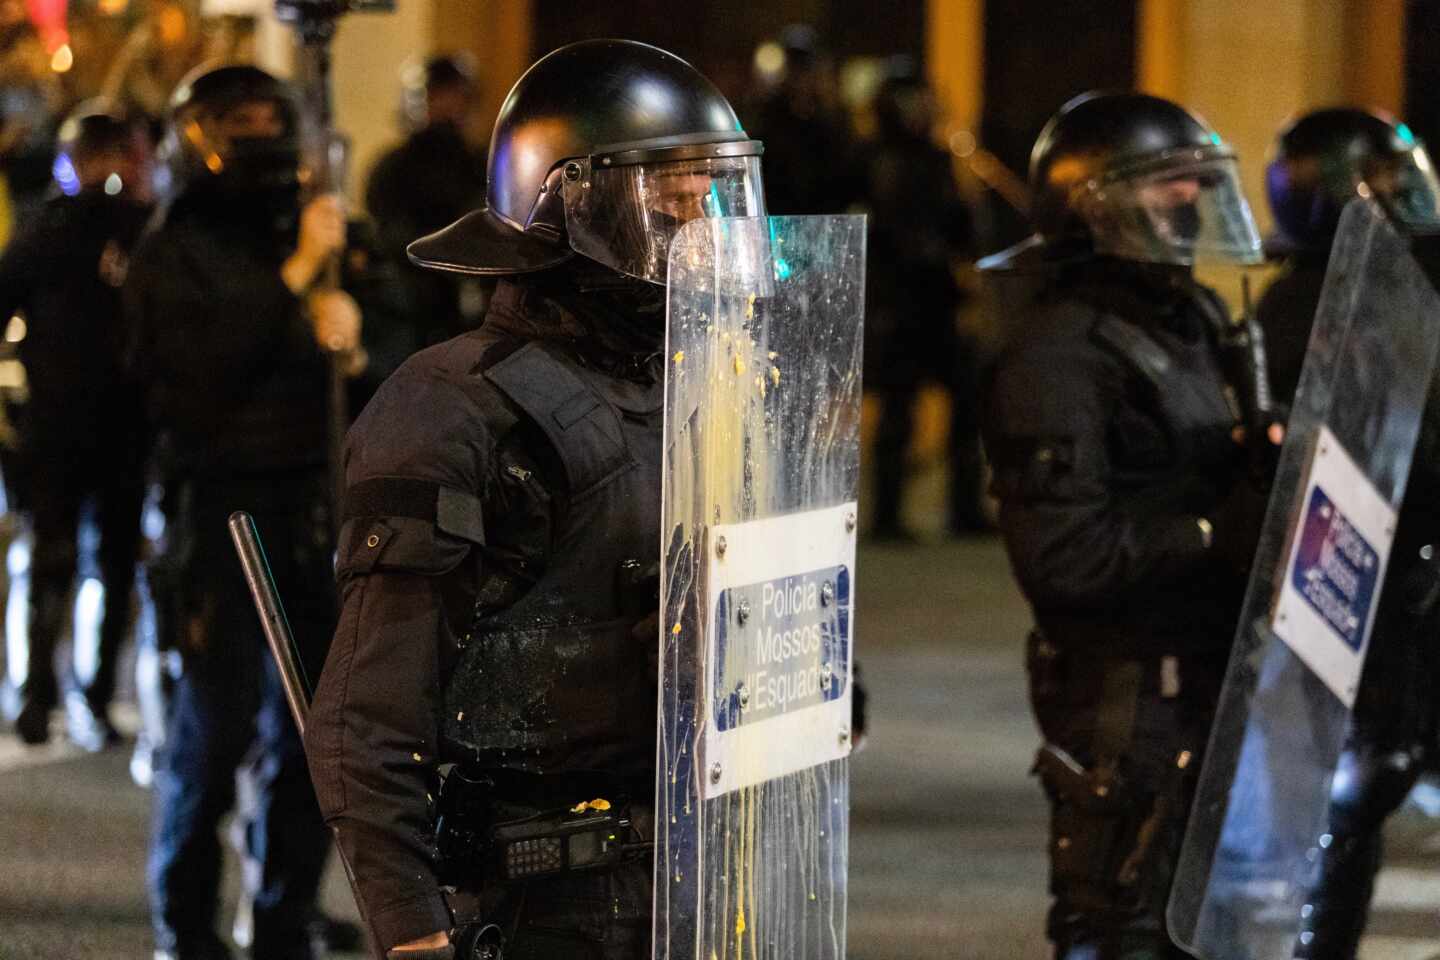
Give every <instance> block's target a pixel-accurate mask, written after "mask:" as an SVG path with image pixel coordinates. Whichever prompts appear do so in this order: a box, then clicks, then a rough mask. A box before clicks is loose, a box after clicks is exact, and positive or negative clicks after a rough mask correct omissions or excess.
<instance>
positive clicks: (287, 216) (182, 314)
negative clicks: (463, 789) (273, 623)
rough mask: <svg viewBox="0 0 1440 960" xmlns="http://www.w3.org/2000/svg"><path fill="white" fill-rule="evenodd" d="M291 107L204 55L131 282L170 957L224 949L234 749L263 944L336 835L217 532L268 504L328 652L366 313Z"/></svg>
mask: <svg viewBox="0 0 1440 960" xmlns="http://www.w3.org/2000/svg"><path fill="white" fill-rule="evenodd" d="M299 127H300V116H299V112H298V109H297V103H296V99H295V95H294V93H293V91H292V90H291V88H290V87H289V86H288V85H287V84H285V83H283V82H281V81H279V80H277V79H275V78H274V77H272V76H270V75H269V74H267V73H265V72H264V71H262V70H259V69H257V68H254V67H249V66H222V67H216V68H202V69H201V70H200V71H199V72H198V73H197V74H195V75H193V76H191V77H190V78H188V79H187V80H185V81H184V82H183V83H182V84H181V85H180V87H179V88H178V89H177V90H176V92H175V95H174V97H173V99H172V104H171V111H170V118H169V130H168V133H167V142H166V144H165V146H166V149H167V150H168V152H169V155H170V158H171V161H172V165H173V176H174V177H175V181H176V183H177V184H178V187H179V191H178V194H177V195H176V197H175V198H174V200H173V202H172V203H171V205H170V206H169V208H168V209H167V211H166V213H165V219H164V223H163V224H162V225H161V226H160V227H159V228H158V229H157V230H155V231H154V232H153V233H151V234H150V235H149V236H148V237H147V239H146V240H145V242H144V243H143V245H142V247H141V249H140V251H139V252H138V253H137V256H136V259H135V264H134V267H133V269H132V271H131V276H130V282H129V285H128V288H127V298H128V310H129V313H130V318H131V322H132V324H133V326H134V336H135V344H134V356H135V360H136V364H137V367H138V370H139V372H140V374H141V376H142V378H143V381H144V382H145V383H146V384H147V386H148V388H149V397H148V402H149V407H150V411H151V415H152V417H153V418H154V423H155V427H156V429H157V431H158V432H159V434H160V442H159V444H158V445H157V451H158V452H157V456H158V457H159V459H160V472H161V475H162V477H163V482H164V484H165V488H166V489H165V510H166V531H165V545H164V549H163V552H162V555H161V556H160V558H159V559H158V560H157V561H156V563H155V564H154V567H153V569H152V575H151V579H152V583H153V584H154V588H155V593H156V595H157V600H158V601H159V603H160V607H161V609H162V611H163V618H162V626H161V629H162V630H163V631H165V632H166V633H167V634H168V636H169V637H170V641H171V642H172V643H173V644H174V645H175V646H177V647H178V648H179V649H180V652H181V657H182V660H183V664H184V669H183V674H182V676H181V677H180V679H179V682H178V685H177V688H176V690H175V692H174V700H173V703H172V705H171V708H170V716H169V728H168V729H167V731H166V737H165V744H164V747H163V749H162V752H161V755H160V757H159V759H158V764H157V768H156V770H155V775H154V791H155V817H154V827H153V829H154V833H153V835H152V837H151V846H150V859H149V866H148V877H147V880H148V885H149V892H150V899H151V910H152V921H153V924H154V928H155V938H156V946H157V954H156V955H157V957H159V956H163V957H178V958H192V957H193V958H207V960H208V958H214V957H224V956H228V952H227V950H226V948H225V947H224V946H223V945H222V943H221V941H220V939H219V937H218V936H217V934H216V932H215V920H216V917H215V913H216V907H217V897H218V892H219V891H218V886H219V879H220V865H221V848H220V843H219V840H218V838H217V829H218V827H219V824H220V820H221V818H222V817H224V816H225V815H226V814H227V813H228V812H229V810H230V808H231V806H232V805H233V803H234V800H235V786H234V775H235V771H236V769H237V768H239V767H240V766H241V765H242V763H244V764H245V765H246V768H247V772H248V773H249V775H250V776H251V777H252V778H253V783H254V792H255V795H256V803H255V809H254V810H253V811H250V819H249V822H248V824H247V829H246V838H247V841H248V843H249V846H250V850H249V854H250V856H251V857H252V858H253V859H254V861H255V863H256V864H257V866H258V869H257V870H256V871H254V873H255V874H256V876H257V877H258V883H257V884H256V889H254V890H253V891H251V892H252V893H253V898H254V907H253V921H252V922H253V940H252V943H251V951H252V954H253V955H255V956H257V957H262V956H263V957H267V958H268V957H277V958H306V957H309V956H310V955H311V950H310V941H309V936H308V934H307V932H306V929H305V928H306V923H307V921H308V920H309V918H310V913H311V909H312V907H313V902H314V897H315V893H316V889H317V886H318V883H319V879H320V874H321V870H322V867H323V864H324V859H325V854H326V850H327V847H328V838H327V836H326V834H325V830H324V827H323V824H322V823H321V820H320V816H319V810H318V809H317V808H316V805H315V800H314V796H313V792H312V789H311V787H310V783H309V777H308V771H307V769H306V766H305V760H304V753H303V750H302V747H301V743H300V739H299V737H298V735H297V734H296V732H295V729H294V726H293V724H292V722H291V720H290V718H289V715H288V712H287V710H286V706H285V701H284V697H283V694H282V691H281V688H280V685H279V681H278V678H277V676H276V675H275V671H274V669H273V667H272V666H271V664H270V661H269V658H268V657H267V656H266V655H265V646H264V641H263V639H262V637H261V635H260V632H259V629H258V625H257V624H256V622H255V617H254V608H253V607H252V606H251V603H250V598H249V595H248V593H247V591H246V588H245V584H244V580H243V578H242V576H241V572H240V569H239V565H238V563H236V561H235V559H234V554H233V552H232V551H231V549H230V546H229V543H228V538H227V536H226V532H225V530H226V528H225V521H226V518H227V516H228V514H229V512H230V511H232V510H235V509H237V508H240V507H244V508H245V509H248V510H250V511H252V512H253V513H254V514H255V515H256V517H257V522H258V523H259V524H260V525H261V527H262V529H264V530H265V531H266V532H267V534H268V535H269V540H270V559H271V562H272V563H273V564H274V566H275V574H276V577H277V578H278V579H279V580H280V581H281V582H284V583H286V584H287V586H288V593H289V596H288V598H287V600H288V604H287V607H288V613H289V615H290V618H291V619H292V620H293V621H295V622H296V623H297V629H296V633H297V635H299V636H300V637H302V638H306V639H308V640H309V641H310V642H311V643H312V644H313V645H314V646H312V648H311V649H309V650H307V651H306V653H307V655H308V656H307V659H308V660H309V661H310V666H311V669H312V670H314V669H318V666H319V663H320V662H321V660H322V658H323V655H324V646H323V645H324V641H325V640H326V639H327V638H328V636H329V632H330V630H332V629H333V626H334V622H335V608H334V594H333V587H332V580H331V575H330V570H331V557H332V553H333V534H332V526H331V523H332V521H331V513H330V508H329V502H328V501H329V483H328V481H327V464H326V462H325V451H326V436H327V434H326V431H327V424H328V412H327V383H328V371H329V360H328V353H327V348H336V349H339V350H341V351H352V353H349V354H347V356H349V357H351V358H352V359H354V358H355V357H356V356H357V354H356V353H354V352H355V351H357V349H358V348H357V344H358V336H359V314H358V311H357V310H356V308H355V305H354V302H353V301H351V300H350V298H349V297H348V296H347V295H346V294H344V293H340V292H336V291H326V290H321V289H318V287H317V281H319V280H320V278H321V276H322V273H323V271H324V270H325V268H326V264H327V262H328V261H329V259H330V258H331V257H332V256H333V255H334V254H335V253H336V252H337V251H338V250H339V248H340V246H341V244H342V243H343V240H344V225H345V221H344V214H343V212H342V210H341V208H340V205H339V202H338V200H337V199H336V198H334V197H319V198H316V199H313V200H310V201H309V202H308V203H306V204H304V205H303V206H302V203H301V197H300V183H301V178H300V157H301V154H300V129H299ZM356 365H358V360H357V364H356Z"/></svg>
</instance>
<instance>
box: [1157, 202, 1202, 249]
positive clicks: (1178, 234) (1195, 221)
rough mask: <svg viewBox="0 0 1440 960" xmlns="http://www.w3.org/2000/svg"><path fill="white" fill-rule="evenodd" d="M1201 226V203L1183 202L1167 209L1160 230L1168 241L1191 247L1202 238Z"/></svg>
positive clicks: (1187, 247) (1163, 237) (1161, 234)
mask: <svg viewBox="0 0 1440 960" xmlns="http://www.w3.org/2000/svg"><path fill="white" fill-rule="evenodd" d="M1200 226H1201V223H1200V206H1199V204H1195V203H1182V204H1177V205H1175V206H1173V207H1170V208H1169V209H1168V210H1166V211H1165V215H1164V218H1163V219H1162V220H1161V221H1160V224H1159V232H1160V236H1161V237H1162V239H1164V240H1166V241H1167V242H1169V243H1172V244H1175V245H1176V246H1179V247H1184V248H1186V249H1189V248H1190V247H1193V246H1194V245H1195V241H1196V240H1198V239H1199V238H1200Z"/></svg>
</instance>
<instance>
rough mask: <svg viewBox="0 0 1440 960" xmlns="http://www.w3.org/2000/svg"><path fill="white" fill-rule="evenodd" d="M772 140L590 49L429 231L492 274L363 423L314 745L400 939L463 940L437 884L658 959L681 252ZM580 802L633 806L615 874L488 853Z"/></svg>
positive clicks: (529, 926) (714, 97)
mask: <svg viewBox="0 0 1440 960" xmlns="http://www.w3.org/2000/svg"><path fill="white" fill-rule="evenodd" d="M759 154H760V144H759V143H757V142H755V141H752V140H750V139H749V138H748V137H747V136H746V134H745V133H744V131H743V130H742V129H741V126H740V123H739V122H738V120H737V119H736V116H735V113H734V111H733V110H732V109H731V107H730V104H729V103H727V102H726V100H725V98H724V97H723V96H721V94H720V93H719V92H718V91H717V90H716V89H715V87H714V86H713V85H712V84H711V83H710V82H709V81H708V80H706V79H705V78H704V77H703V76H701V75H700V74H699V73H697V72H696V71H695V70H694V69H693V68H692V67H690V66H689V65H688V64H686V63H685V62H684V61H682V60H680V59H678V58H676V57H674V56H672V55H671V54H669V53H666V52H664V51H662V50H658V49H656V48H654V47H650V46H646V45H643V44H639V43H631V42H628V41H613V40H606V41H598V40H597V41H587V42H583V43H577V44H574V45H571V46H567V47H564V48H561V49H560V50H557V51H555V52H553V53H551V54H550V55H549V56H547V57H545V58H543V59H542V60H540V61H539V62H538V63H536V64H535V65H534V66H532V67H531V68H530V70H529V71H528V72H527V73H525V75H524V76H523V77H521V79H520V80H519V81H518V82H517V83H516V85H515V87H514V89H513V90H512V91H511V92H510V95H509V97H508V98H507V100H506V101H505V105H504V107H503V109H502V110H501V112H500V115H499V117H498V118H497V120H496V123H495V129H494V135H493V139H492V141H491V152H490V170H489V203H488V205H487V206H486V207H485V208H483V209H481V210H478V211H476V212H474V213H471V214H469V215H468V216H466V217H465V218H464V219H462V220H460V221H459V222H458V223H456V224H454V225H452V226H450V227H448V228H446V229H445V230H443V231H441V232H440V233H438V234H435V235H433V236H430V237H427V238H425V239H423V240H420V241H418V242H416V243H414V244H413V245H412V246H411V248H410V253H411V256H412V258H413V259H414V260H415V261H416V262H417V263H419V264H422V265H424V266H429V267H433V268H437V269H441V270H450V271H456V272H460V273H469V274H474V275H480V276H496V277H500V278H501V280H500V282H499V285H498V286H497V288H496V291H495V296H494V298H493V300H492V301H491V304H490V307H489V311H488V313H487V315H486V318H485V321H484V323H483V324H482V325H481V326H480V328H479V329H478V330H476V331H473V332H471V333H467V334H464V335H462V336H460V337H458V338H456V339H454V340H451V341H449V342H447V343H444V344H441V345H439V346H437V347H433V348H431V349H428V350H425V351H422V352H421V353H419V354H417V355H416V356H415V357H413V358H411V359H410V360H409V361H408V362H407V363H406V364H405V365H404V366H403V367H401V369H400V370H399V371H398V372H397V373H396V374H395V375H394V376H393V377H391V378H390V380H388V381H387V382H386V383H385V385H384V386H382V387H381V389H380V391H379V392H378V393H377V394H376V396H375V397H374V399H372V400H371V402H370V404H369V406H368V407H367V408H366V409H365V411H364V412H363V413H362V414H361V416H360V419H359V420H358V421H357V423H356V425H355V427H354V428H353V430H352V431H351V434H350V437H349V444H348V450H347V457H346V479H347V484H348V493H347V497H346V506H345V525H344V528H343V530H342V533H341V546H340V551H339V578H340V581H341V583H342V589H343V607H342V614H341V620H340V625H339V627H338V629H337V631H336V634H335V640H334V643H333V645H332V648H331V654H330V657H329V660H328V662H327V663H326V665H325V671H324V673H323V675H322V676H321V679H320V685H319V689H318V691H317V695H316V699H315V703H314V707H313V710H312V713H311V717H310V725H309V727H308V728H307V731H306V747H307V753H308V755H309V758H310V764H311V770H312V773H313V775H314V779H315V786H316V790H317V792H318V795H319V797H320V803H321V807H322V809H323V810H324V812H325V816H326V819H327V821H328V822H329V823H330V824H331V825H332V826H333V827H334V828H335V830H336V834H337V837H338V841H339V844H340V848H341V850H342V852H343V853H344V854H345V855H346V856H347V857H348V859H349V862H350V864H351V866H352V868H353V870H354V874H355V879H356V881H357V888H358V891H359V895H360V898H361V900H362V902H363V908H364V911H365V914H366V917H367V919H368V922H369V924H370V927H371V931H372V933H373V934H374V938H375V942H376V943H377V944H378V946H379V947H380V949H381V950H382V951H389V956H391V957H437V958H439V957H450V956H452V950H453V946H452V943H451V938H450V934H449V931H451V929H452V926H454V925H455V923H456V920H457V916H452V913H451V912H450V910H448V909H447V903H446V901H445V899H444V898H442V896H441V892H440V888H441V884H442V883H445V884H448V885H453V886H456V887H459V888H460V889H461V891H462V892H466V891H468V892H470V893H473V894H475V895H476V896H478V898H479V902H480V906H479V908H478V910H477V912H476V915H478V916H479V917H480V918H482V919H483V920H484V921H485V922H487V923H489V924H493V925H494V927H495V929H498V930H499V931H501V932H503V935H504V936H505V937H506V938H507V940H508V942H507V943H506V944H505V956H506V957H507V958H511V960H514V958H530V957H534V958H538V957H547V958H557V960H558V958H570V957H574V958H580V957H585V958H599V957H605V958H635V960H639V958H642V957H648V956H649V955H650V947H649V938H650V929H651V919H650V912H651V901H652V896H651V889H650V888H651V876H652V874H651V871H652V862H651V861H652V853H651V851H650V843H649V837H650V836H651V829H650V825H649V821H650V817H651V816H652V813H651V811H650V804H651V802H652V799H651V798H652V797H653V796H654V793H653V791H654V777H655V770H654V764H655V710H656V707H655V704H656V700H655V697H656V689H655V677H654V673H653V669H654V667H653V657H654V651H655V649H656V636H657V634H656V630H655V625H656V615H657V609H658V608H657V597H656V594H655V589H656V588H655V580H654V579H653V577H652V576H647V573H649V572H652V571H654V569H655V567H656V564H657V562H658V555H659V539H658V537H659V513H658V511H659V496H658V493H659V483H660V452H661V451H660V447H661V444H660V437H661V410H662V406H663V384H662V379H661V377H662V370H663V363H662V361H661V351H662V349H663V339H664V303H665V297H664V287H663V283H664V281H665V276H666V267H667V249H668V246H669V241H670V239H671V238H672V237H673V235H674V234H675V231H676V230H677V229H678V228H679V227H680V226H681V225H682V224H683V223H684V222H686V221H688V220H691V219H694V218H698V217H715V216H736V215H756V214H760V213H763V212H764V208H763V193H762V189H761V183H760V166H759ZM647 662H648V663H650V664H651V666H650V669H649V670H648V671H647V669H646V664H647ZM443 763H456V764H457V766H456V767H455V768H454V770H452V771H451V772H450V773H449V774H448V776H447V777H446V779H445V782H444V784H443V786H441V787H440V788H439V789H437V782H436V780H437V767H438V766H439V765H440V764H443ZM457 791H459V792H460V793H461V794H466V793H467V792H468V795H469V799H462V800H461V802H459V803H458V804H457V803H455V802H453V801H454V798H455V797H456V795H457ZM432 798H433V801H434V802H433V805H432ZM594 800H599V801H601V802H600V803H598V804H591V801H594ZM579 804H585V805H588V806H589V807H590V808H591V809H598V810H601V811H605V810H608V811H609V814H608V815H609V816H612V817H617V818H618V819H617V820H616V821H615V823H616V829H614V830H612V831H611V834H610V840H607V841H604V843H603V844H602V845H603V846H604V848H605V849H606V850H610V851H615V856H614V857H613V858H609V859H605V860H604V863H605V866H603V867H597V868H592V869H589V870H581V869H567V870H561V871H559V872H551V871H550V870H548V869H547V868H546V867H545V866H544V863H543V862H542V860H541V859H539V858H538V854H537V855H536V856H535V857H532V858H530V859H527V856H529V855H528V854H526V853H525V851H524V850H520V849H519V848H516V847H514V846H510V847H503V848H501V847H499V846H496V844H499V843H501V841H500V839H498V837H499V835H500V834H501V833H502V832H503V833H505V835H512V834H513V832H514V831H517V830H518V831H530V834H532V835H531V839H530V841H527V842H533V844H534V846H533V847H531V848H528V849H531V850H537V851H538V850H543V849H545V848H546V844H547V843H549V842H551V841H552V840H553V839H554V838H553V837H547V836H545V835H544V834H543V830H542V833H541V835H540V836H533V833H534V831H535V830H536V829H537V826H536V825H538V824H542V823H543V822H544V820H545V816H546V815H547V813H548V812H552V811H555V810H557V809H559V810H564V809H569V808H572V807H574V806H576V805H579ZM437 808H438V814H439V819H441V820H442V821H444V824H446V825H447V829H445V830H442V832H441V833H440V835H439V836H438V837H437V835H436V822H435V821H436V817H437ZM502 822H503V823H504V824H507V826H505V827H504V828H503V830H502V827H501V826H500V824H501V823H502ZM457 823H463V824H468V825H467V826H465V827H463V828H459V829H456V828H455V827H456V824H457ZM527 825H528V826H527ZM617 839H618V842H619V844H620V846H618V847H616V846H614V843H615V842H616V841H617ZM602 840H603V838H602ZM570 849H571V850H572V851H574V850H575V849H577V848H575V847H574V846H572V847H571V848H570ZM596 849H598V848H596ZM517 851H518V853H517ZM508 854H516V855H517V857H518V859H512V858H507V856H505V855H508ZM607 857H609V855H608V854H607ZM532 870H538V871H539V872H540V874H542V875H540V876H536V877H534V878H533V879H522V877H523V876H524V875H525V874H526V873H528V872H529V871H532Z"/></svg>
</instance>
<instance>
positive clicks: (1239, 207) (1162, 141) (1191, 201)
mask: <svg viewBox="0 0 1440 960" xmlns="http://www.w3.org/2000/svg"><path fill="white" fill-rule="evenodd" d="M1030 189H1031V195H1032V200H1031V210H1030V215H1031V220H1032V221H1033V223H1034V226H1035V230H1036V236H1035V237H1032V238H1031V239H1030V240H1028V241H1026V243H1025V245H1024V246H1025V247H1026V248H1027V249H1028V250H1031V251H1034V250H1037V249H1038V250H1042V251H1044V252H1045V254H1047V255H1049V256H1051V257H1066V256H1076V255H1081V256H1084V255H1094V254H1099V255H1106V256H1112V257H1118V258H1120V259H1124V260H1134V261H1140V262H1146V263H1165V264H1181V265H1190V264H1193V263H1194V262H1195V260H1196V259H1197V258H1204V257H1211V258H1218V259H1223V260H1232V261H1239V262H1243V263H1253V262H1255V261H1257V260H1258V259H1259V256H1260V238H1259V235H1258V234H1257V232H1256V230H1255V222H1254V220H1253V218H1252V217H1251V215H1250V206H1249V204H1248V203H1246V201H1245V195H1244V193H1243V192H1242V191H1241V188H1240V178H1239V174H1238V172H1237V170H1236V165H1235V154H1234V152H1233V151H1231V149H1230V148H1229V147H1227V146H1226V145H1225V142H1224V141H1223V140H1221V139H1220V135H1219V134H1218V133H1216V132H1215V131H1214V130H1213V129H1211V127H1210V126H1209V125H1208V124H1206V123H1205V121H1203V120H1201V119H1200V118H1199V117H1197V116H1196V115H1195V114H1193V113H1191V112H1190V111H1188V110H1186V109H1185V108H1184V107H1181V106H1179V105H1178V104H1175V103H1171V102H1170V101H1169V100H1165V99H1162V98H1160V97H1153V96H1149V95H1147V94H1143V93H1096V92H1092V93H1085V94H1081V95H1080V96H1078V97H1076V98H1074V99H1073V100H1071V101H1069V102H1068V103H1066V104H1065V105H1064V106H1063V107H1061V108H1060V110H1059V112H1058V113H1056V114H1055V116H1053V117H1051V118H1050V121H1049V122H1048V123H1046V124H1045V127H1044V129H1043V130H1041V131H1040V136H1039V138H1038V139H1037V140H1036V141H1035V147H1034V149H1033V150H1032V151H1031V154H1030ZM1004 257H1005V255H1004V254H1002V255H1000V256H999V257H997V258H990V260H991V262H990V263H989V264H985V263H982V267H988V268H990V269H998V268H1004V267H1006V266H1009V264H1008V263H1007V262H1006V261H1005V260H1004V259H1003V258H1004ZM1012 259H1013V257H1012Z"/></svg>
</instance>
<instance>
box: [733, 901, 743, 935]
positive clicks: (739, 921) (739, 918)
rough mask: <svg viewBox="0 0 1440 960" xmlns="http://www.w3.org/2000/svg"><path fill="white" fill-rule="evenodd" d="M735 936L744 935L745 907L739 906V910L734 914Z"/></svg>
mask: <svg viewBox="0 0 1440 960" xmlns="http://www.w3.org/2000/svg"><path fill="white" fill-rule="evenodd" d="M735 936H736V937H737V938H739V937H743V936H745V908H744V907H741V908H740V912H739V913H737V914H735Z"/></svg>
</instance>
